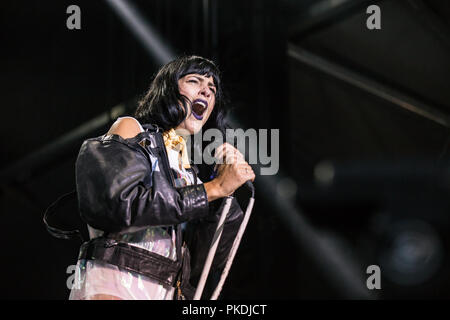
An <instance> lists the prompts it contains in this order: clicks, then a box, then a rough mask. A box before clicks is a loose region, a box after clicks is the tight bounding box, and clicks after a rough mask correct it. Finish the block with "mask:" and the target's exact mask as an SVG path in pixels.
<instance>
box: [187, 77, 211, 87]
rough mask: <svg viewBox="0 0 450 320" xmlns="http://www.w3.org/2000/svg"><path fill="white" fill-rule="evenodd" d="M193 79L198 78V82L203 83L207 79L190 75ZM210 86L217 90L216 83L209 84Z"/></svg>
mask: <svg viewBox="0 0 450 320" xmlns="http://www.w3.org/2000/svg"><path fill="white" fill-rule="evenodd" d="M190 76H191V77H194V78H197V79H198V80H200V81H202V82H204V81H205V79H204V78H201V77H199V76H196V75H190ZM208 85H209V86H213V87H214V88H215V89H217V88H216V85H215V84H214V82H211V81H210V82H208Z"/></svg>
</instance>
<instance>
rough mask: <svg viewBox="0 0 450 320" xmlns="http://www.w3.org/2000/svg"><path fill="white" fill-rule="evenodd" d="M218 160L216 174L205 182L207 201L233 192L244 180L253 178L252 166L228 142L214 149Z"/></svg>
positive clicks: (252, 179)
mask: <svg viewBox="0 0 450 320" xmlns="http://www.w3.org/2000/svg"><path fill="white" fill-rule="evenodd" d="M216 158H217V159H218V160H219V161H218V162H219V163H222V164H219V165H218V175H217V177H216V178H214V179H213V180H211V181H210V182H207V183H205V189H206V193H207V195H208V201H214V200H216V199H218V198H223V197H226V196H229V195H231V194H233V192H234V191H235V190H236V189H237V188H239V187H240V186H242V185H243V184H244V183H245V182H246V181H248V180H251V181H254V180H255V173H254V172H253V169H252V167H251V166H250V165H249V164H248V163H247V162H246V161H245V158H244V156H243V155H242V153H240V152H239V150H237V149H236V148H234V147H233V146H232V145H230V144H229V143H224V144H223V145H221V146H220V147H218V148H217V150H216Z"/></svg>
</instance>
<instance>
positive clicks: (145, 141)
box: [76, 125, 243, 293]
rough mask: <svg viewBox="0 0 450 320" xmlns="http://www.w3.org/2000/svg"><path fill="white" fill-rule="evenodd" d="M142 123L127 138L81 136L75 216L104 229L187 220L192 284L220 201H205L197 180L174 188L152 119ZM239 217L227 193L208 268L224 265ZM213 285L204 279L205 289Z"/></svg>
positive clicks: (164, 153) (240, 211)
mask: <svg viewBox="0 0 450 320" xmlns="http://www.w3.org/2000/svg"><path fill="white" fill-rule="evenodd" d="M143 127H144V128H145V129H146V131H145V132H141V133H140V134H138V135H137V136H135V137H133V138H130V139H123V138H122V137H120V136H118V135H103V136H100V137H96V138H92V139H88V140H86V141H84V143H83V144H82V146H81V149H80V152H79V155H78V158H77V162H76V187H77V194H78V202H79V209H80V214H81V218H82V219H83V220H84V221H85V222H86V223H87V224H89V225H90V226H92V227H94V228H96V229H99V230H102V231H105V232H106V233H117V232H119V233H120V232H126V231H127V230H129V229H130V228H131V227H133V228H135V227H148V226H177V225H179V224H181V223H183V222H187V225H186V226H187V227H186V229H185V233H184V235H183V237H184V242H185V244H186V245H187V248H188V249H189V252H190V266H191V272H190V283H191V285H193V286H195V285H196V283H197V282H198V280H199V277H200V273H201V271H202V268H203V265H204V262H205V259H206V255H207V252H208V250H209V246H210V244H211V241H212V238H213V235H214V232H215V229H216V227H217V222H218V220H219V217H220V213H221V208H222V206H223V205H224V202H225V201H224V199H220V200H216V201H214V202H211V203H208V200H207V195H206V191H205V188H204V186H203V184H197V185H191V186H186V187H182V188H176V187H175V186H174V177H173V174H172V170H170V168H169V162H168V157H167V154H166V149H165V146H164V141H163V137H162V134H161V132H159V130H158V129H157V128H155V127H154V126H152V125H143ZM242 218H243V212H242V210H241V208H240V206H239V205H238V203H237V201H236V199H233V202H232V206H231V209H230V211H229V213H228V215H227V218H226V222H225V225H224V229H223V233H222V238H221V240H220V243H219V246H218V249H217V252H216V256H215V258H214V261H213V265H212V269H211V270H212V273H214V272H215V273H220V272H221V270H222V268H223V267H224V265H225V262H226V258H227V256H228V253H229V251H230V248H231V245H232V243H233V241H234V238H235V236H236V233H237V231H238V229H239V226H240V223H241V222H242ZM213 286H214V285H213V284H212V283H211V281H210V280H209V279H208V283H207V287H206V288H205V293H209V292H208V290H207V288H212V287H213Z"/></svg>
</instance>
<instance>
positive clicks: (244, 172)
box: [239, 163, 255, 182]
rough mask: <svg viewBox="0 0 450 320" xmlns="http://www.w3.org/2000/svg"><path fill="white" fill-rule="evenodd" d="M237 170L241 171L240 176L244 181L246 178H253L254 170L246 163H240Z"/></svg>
mask: <svg viewBox="0 0 450 320" xmlns="http://www.w3.org/2000/svg"><path fill="white" fill-rule="evenodd" d="M239 170H240V172H241V177H242V179H243V180H244V182H245V181H248V180H251V181H254V180H255V172H254V171H253V169H252V167H251V166H250V165H249V164H248V163H245V164H242V165H240V168H239Z"/></svg>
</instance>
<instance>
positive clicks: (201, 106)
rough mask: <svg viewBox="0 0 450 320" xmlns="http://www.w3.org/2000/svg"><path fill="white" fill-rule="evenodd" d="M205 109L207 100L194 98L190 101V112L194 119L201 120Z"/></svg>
mask: <svg viewBox="0 0 450 320" xmlns="http://www.w3.org/2000/svg"><path fill="white" fill-rule="evenodd" d="M206 109H208V102H206V101H205V100H202V99H196V100H194V102H192V114H193V115H194V117H195V119H197V120H202V119H203V115H204V113H205V111H206Z"/></svg>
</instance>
